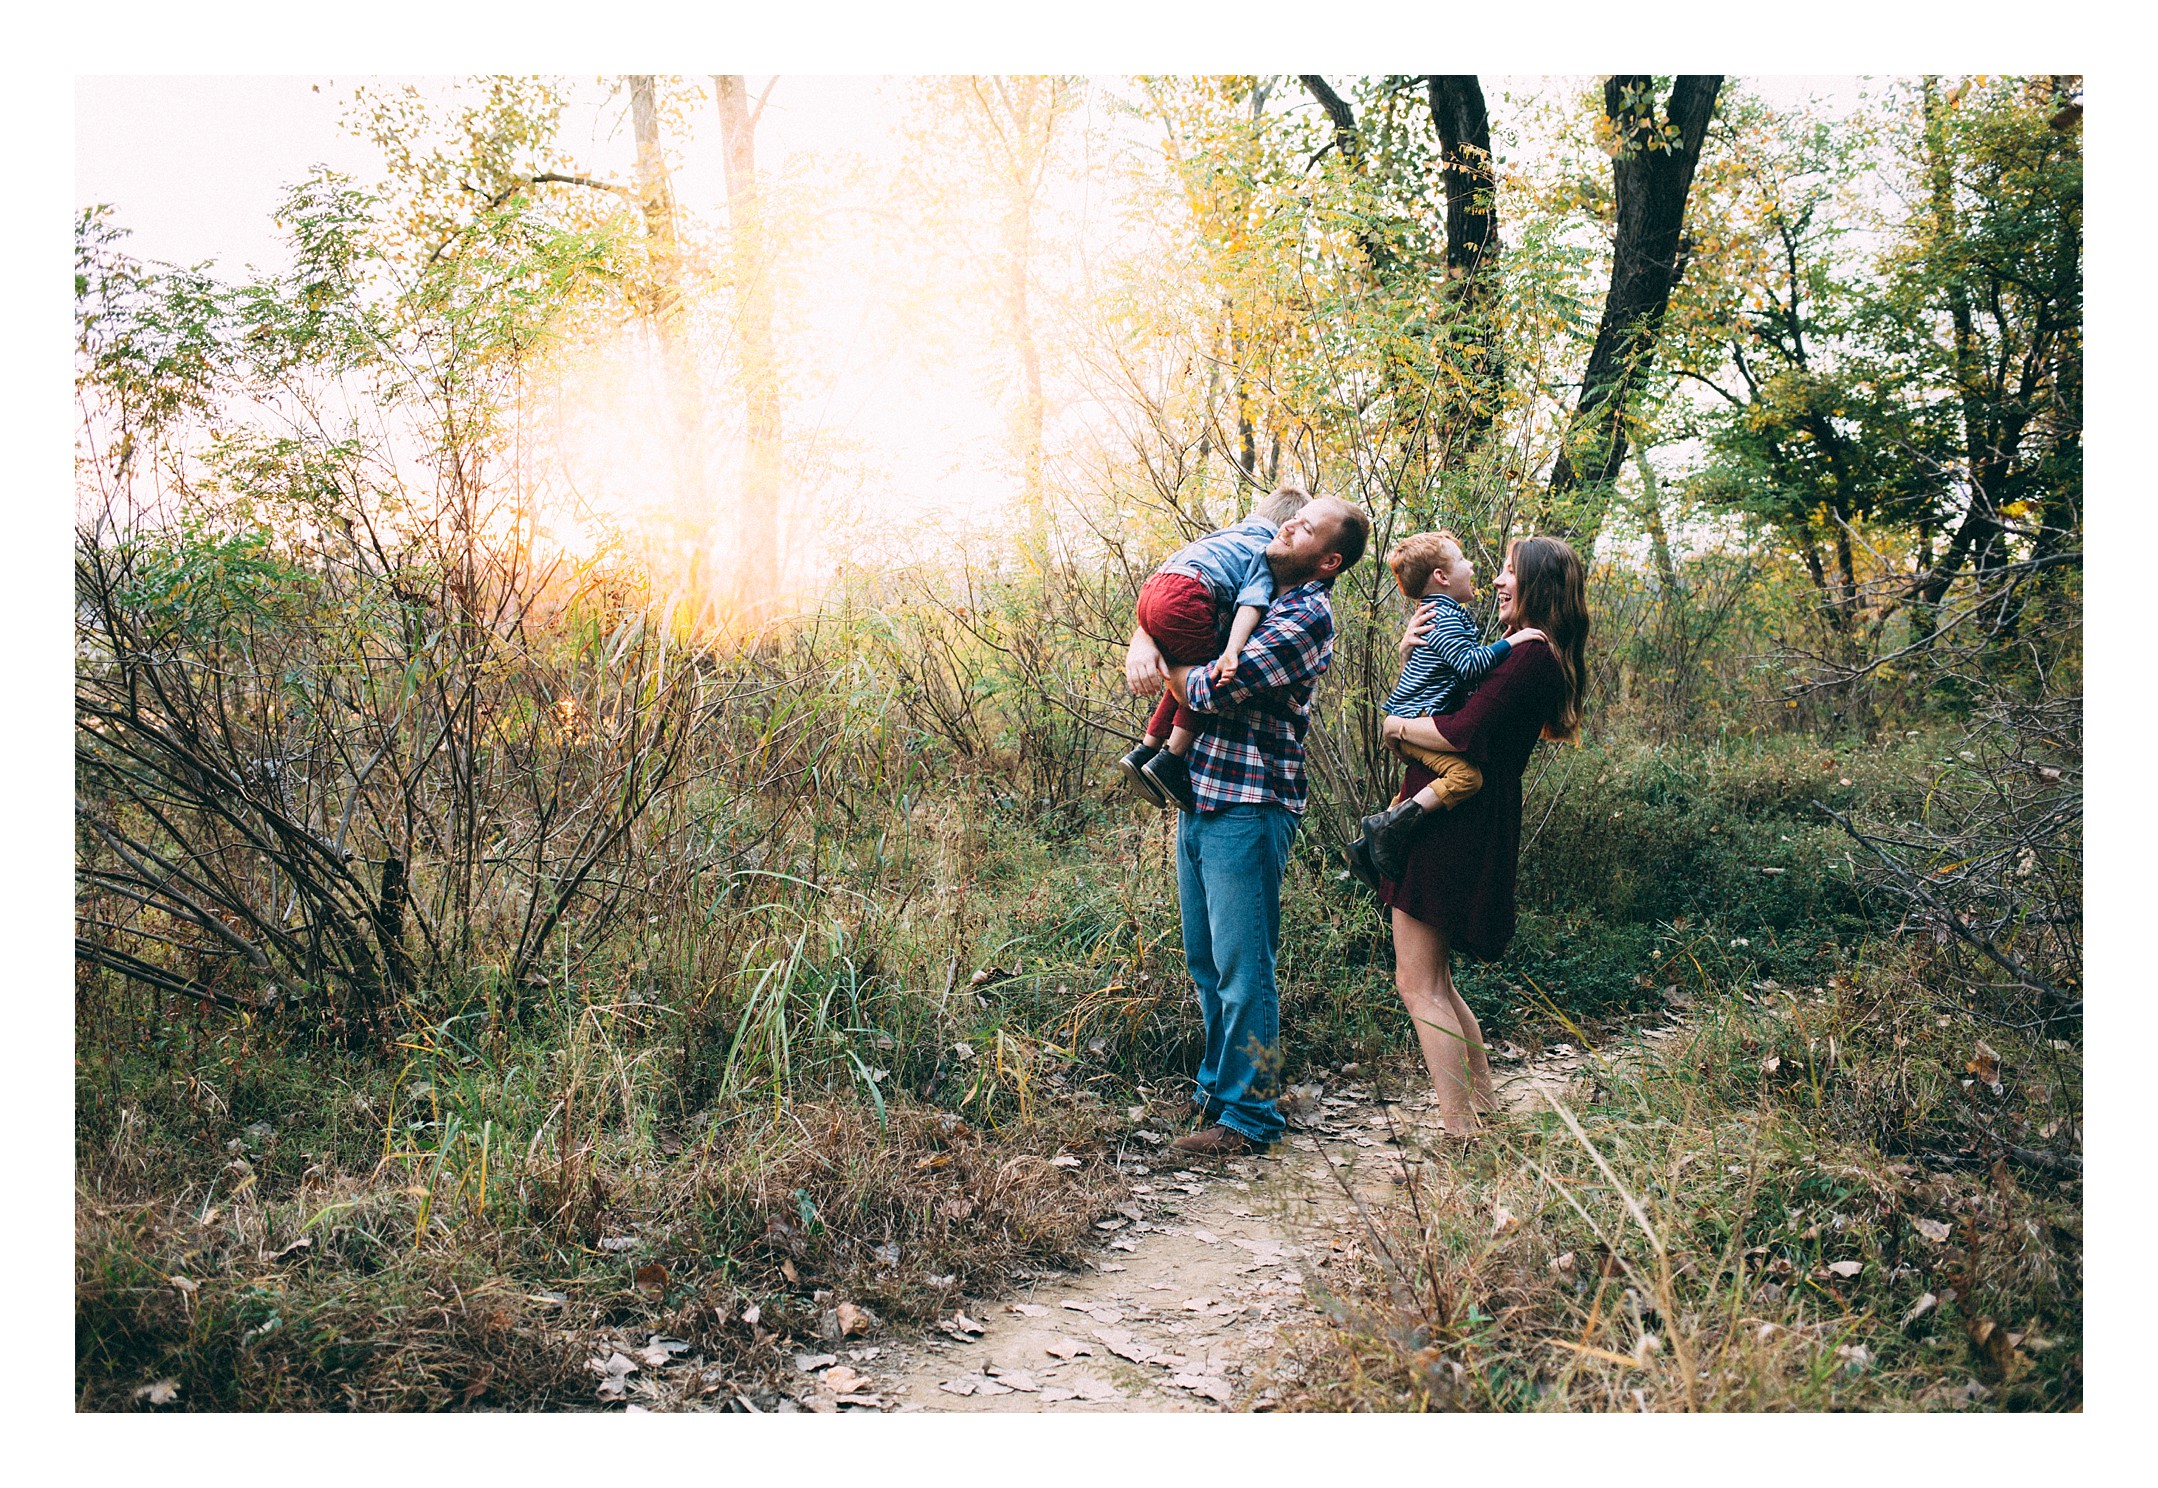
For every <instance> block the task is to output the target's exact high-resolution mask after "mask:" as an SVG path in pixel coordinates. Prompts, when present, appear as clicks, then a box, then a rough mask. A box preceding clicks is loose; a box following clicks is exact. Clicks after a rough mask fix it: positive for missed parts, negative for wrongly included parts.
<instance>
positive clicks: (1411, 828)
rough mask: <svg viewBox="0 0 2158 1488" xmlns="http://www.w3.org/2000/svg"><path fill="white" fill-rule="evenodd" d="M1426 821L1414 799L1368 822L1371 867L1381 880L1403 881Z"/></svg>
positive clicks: (1365, 819) (1365, 838)
mask: <svg viewBox="0 0 2158 1488" xmlns="http://www.w3.org/2000/svg"><path fill="white" fill-rule="evenodd" d="M1423 821H1424V808H1423V807H1422V805H1420V804H1419V803H1418V802H1417V800H1416V798H1415V797H1414V796H1411V797H1410V798H1409V799H1408V800H1406V801H1403V802H1401V803H1400V804H1399V805H1396V806H1389V807H1387V808H1386V809H1385V810H1384V811H1382V812H1380V813H1379V814H1378V815H1376V816H1367V817H1365V818H1364V840H1365V841H1366V842H1368V843H1369V844H1371V866H1372V867H1373V868H1374V869H1376V870H1377V871H1378V874H1379V877H1381V878H1385V879H1391V880H1393V881H1394V882H1396V883H1399V882H1400V881H1401V870H1402V869H1404V868H1406V867H1407V866H1408V863H1409V848H1410V846H1411V845H1412V844H1413V843H1414V841H1415V838H1416V829H1417V828H1418V827H1420V826H1422V825H1423Z"/></svg>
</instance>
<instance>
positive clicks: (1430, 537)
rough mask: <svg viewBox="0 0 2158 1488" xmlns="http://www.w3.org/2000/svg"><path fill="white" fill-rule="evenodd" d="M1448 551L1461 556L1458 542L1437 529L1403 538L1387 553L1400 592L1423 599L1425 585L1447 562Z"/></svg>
mask: <svg viewBox="0 0 2158 1488" xmlns="http://www.w3.org/2000/svg"><path fill="white" fill-rule="evenodd" d="M1448 550H1452V551H1453V552H1455V553H1462V552H1464V551H1465V550H1464V549H1463V548H1462V546H1461V539H1460V538H1458V537H1456V536H1454V535H1453V534H1452V533H1451V532H1448V531H1447V530H1446V529H1445V528H1443V527H1442V528H1440V529H1439V530H1438V531H1437V532H1419V533H1417V534H1416V535H1415V536H1414V537H1404V538H1403V539H1402V540H1401V541H1400V542H1397V543H1395V544H1394V545H1393V546H1392V547H1391V548H1388V549H1387V550H1386V566H1387V567H1388V568H1390V569H1392V570H1393V571H1394V582H1395V583H1397V584H1399V585H1400V586H1401V592H1402V593H1403V594H1406V595H1407V596H1408V597H1409V598H1411V599H1422V598H1423V597H1424V586H1425V585H1426V584H1428V583H1430V582H1431V576H1432V574H1434V573H1435V572H1437V571H1438V567H1439V565H1440V564H1441V563H1444V562H1445V561H1446V554H1447V552H1448Z"/></svg>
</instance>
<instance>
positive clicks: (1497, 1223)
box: [1491, 1204, 1516, 1235]
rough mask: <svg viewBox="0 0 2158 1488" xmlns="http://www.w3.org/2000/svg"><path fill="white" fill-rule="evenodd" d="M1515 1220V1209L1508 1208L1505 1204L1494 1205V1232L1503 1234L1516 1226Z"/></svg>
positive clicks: (1492, 1231) (1492, 1212)
mask: <svg viewBox="0 0 2158 1488" xmlns="http://www.w3.org/2000/svg"><path fill="white" fill-rule="evenodd" d="M1515 1222H1516V1221H1515V1219H1514V1211H1513V1210H1511V1209H1509V1208H1507V1207H1506V1206H1505V1205H1504V1204H1498V1205H1495V1206H1493V1208H1492V1210H1491V1233H1492V1234H1494V1235H1503V1234H1504V1233H1505V1232H1506V1231H1508V1230H1510V1229H1512V1228H1513V1227H1514V1224H1515Z"/></svg>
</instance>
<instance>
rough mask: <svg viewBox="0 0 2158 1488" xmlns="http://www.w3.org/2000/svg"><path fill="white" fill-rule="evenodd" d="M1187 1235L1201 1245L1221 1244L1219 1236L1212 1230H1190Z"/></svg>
mask: <svg viewBox="0 0 2158 1488" xmlns="http://www.w3.org/2000/svg"><path fill="white" fill-rule="evenodd" d="M1189 1233H1190V1235H1191V1238H1192V1239H1194V1240H1196V1241H1198V1242H1199V1243H1200V1244H1201V1245H1219V1244H1221V1236H1219V1235H1217V1234H1215V1233H1214V1232H1213V1231H1212V1230H1192V1231H1190V1232H1189Z"/></svg>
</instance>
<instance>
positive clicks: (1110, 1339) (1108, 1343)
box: [1094, 1328, 1155, 1364]
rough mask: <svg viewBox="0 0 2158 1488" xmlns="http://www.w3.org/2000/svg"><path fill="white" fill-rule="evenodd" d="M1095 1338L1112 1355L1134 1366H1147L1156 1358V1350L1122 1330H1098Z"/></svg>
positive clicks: (1095, 1332)
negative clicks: (1129, 1361) (1146, 1364)
mask: <svg viewBox="0 0 2158 1488" xmlns="http://www.w3.org/2000/svg"><path fill="white" fill-rule="evenodd" d="M1094 1336H1095V1337H1096V1338H1099V1339H1100V1340H1101V1341H1102V1345H1103V1346H1104V1347H1105V1348H1107V1349H1108V1350H1109V1352H1110V1353H1112V1354H1115V1355H1116V1356H1117V1357H1118V1358H1120V1359H1129V1360H1131V1361H1132V1363H1134V1364H1145V1363H1147V1362H1149V1361H1150V1360H1152V1359H1153V1357H1154V1353H1155V1351H1154V1349H1152V1348H1151V1347H1149V1346H1148V1345H1147V1344H1145V1343H1144V1342H1142V1341H1140V1340H1139V1339H1137V1338H1135V1337H1133V1336H1132V1335H1131V1334H1130V1333H1128V1332H1126V1331H1125V1330H1124V1329H1122V1328H1096V1329H1095V1330H1094Z"/></svg>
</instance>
